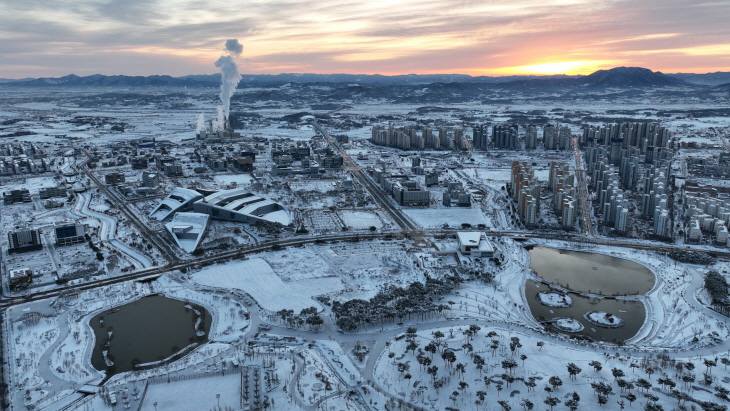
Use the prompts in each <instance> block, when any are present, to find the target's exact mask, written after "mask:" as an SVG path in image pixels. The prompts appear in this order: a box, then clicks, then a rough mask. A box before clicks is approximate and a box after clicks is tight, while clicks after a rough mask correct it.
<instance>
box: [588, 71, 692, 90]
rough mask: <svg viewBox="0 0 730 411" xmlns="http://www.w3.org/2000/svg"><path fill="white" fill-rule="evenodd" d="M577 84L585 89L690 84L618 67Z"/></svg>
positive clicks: (656, 72)
mask: <svg viewBox="0 0 730 411" xmlns="http://www.w3.org/2000/svg"><path fill="white" fill-rule="evenodd" d="M575 83H576V84H577V85H580V86H584V87H636V88H645V87H666V86H686V85H688V84H689V83H687V82H685V81H683V80H680V79H678V78H674V77H670V76H667V75H666V74H664V73H661V72H659V71H651V70H649V69H645V68H641V67H616V68H612V69H610V70H598V71H596V72H595V73H593V74H591V75H588V76H585V77H581V78H579V79H576V80H575Z"/></svg>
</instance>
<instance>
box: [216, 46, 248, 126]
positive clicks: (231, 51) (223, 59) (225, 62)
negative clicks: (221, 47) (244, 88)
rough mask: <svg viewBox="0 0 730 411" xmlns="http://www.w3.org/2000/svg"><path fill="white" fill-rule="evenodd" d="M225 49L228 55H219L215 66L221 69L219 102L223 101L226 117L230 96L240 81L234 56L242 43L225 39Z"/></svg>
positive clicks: (241, 50) (226, 116) (237, 53)
mask: <svg viewBox="0 0 730 411" xmlns="http://www.w3.org/2000/svg"><path fill="white" fill-rule="evenodd" d="M225 47H226V48H225V50H226V51H227V52H228V55H224V56H220V58H219V59H218V60H217V61H216V62H215V66H216V67H218V68H219V69H221V103H223V115H224V116H225V118H228V115H229V114H230V111H231V97H232V96H233V93H235V92H236V86H238V82H239V81H241V73H239V72H238V66H237V65H236V61H235V60H234V58H235V57H238V56H239V55H240V54H241V52H243V45H242V44H241V43H239V42H238V40H237V39H229V40H226V46H225Z"/></svg>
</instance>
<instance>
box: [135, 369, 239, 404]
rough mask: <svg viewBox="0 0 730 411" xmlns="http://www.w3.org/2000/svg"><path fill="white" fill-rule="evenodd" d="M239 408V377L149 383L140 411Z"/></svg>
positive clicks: (237, 375) (227, 376)
mask: <svg viewBox="0 0 730 411" xmlns="http://www.w3.org/2000/svg"><path fill="white" fill-rule="evenodd" d="M218 396H220V406H221V407H223V408H225V407H231V408H232V409H234V410H236V409H240V404H241V375H240V374H230V375H226V376H224V377H209V378H198V379H193V380H187V381H176V382H172V383H166V382H165V383H159V384H152V385H150V386H149V388H148V389H147V396H146V397H145V399H144V403H143V404H142V407H141V408H140V409H141V410H144V411H159V410H179V411H200V410H208V409H213V408H215V407H217V406H218V404H219V401H218V400H219V398H218Z"/></svg>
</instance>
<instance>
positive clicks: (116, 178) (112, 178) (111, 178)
mask: <svg viewBox="0 0 730 411" xmlns="http://www.w3.org/2000/svg"><path fill="white" fill-rule="evenodd" d="M125 181H126V177H125V176H124V174H122V173H109V174H107V175H105V176H104V183H106V184H107V185H110V186H115V185H117V184H121V183H124V182H125Z"/></svg>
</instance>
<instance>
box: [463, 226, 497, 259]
mask: <svg viewBox="0 0 730 411" xmlns="http://www.w3.org/2000/svg"><path fill="white" fill-rule="evenodd" d="M456 238H457V239H458V240H459V252H461V254H463V255H465V256H470V257H480V258H492V257H494V247H493V246H492V243H490V242H489V239H488V238H487V235H486V234H485V233H483V232H472V231H460V232H458V233H456Z"/></svg>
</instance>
